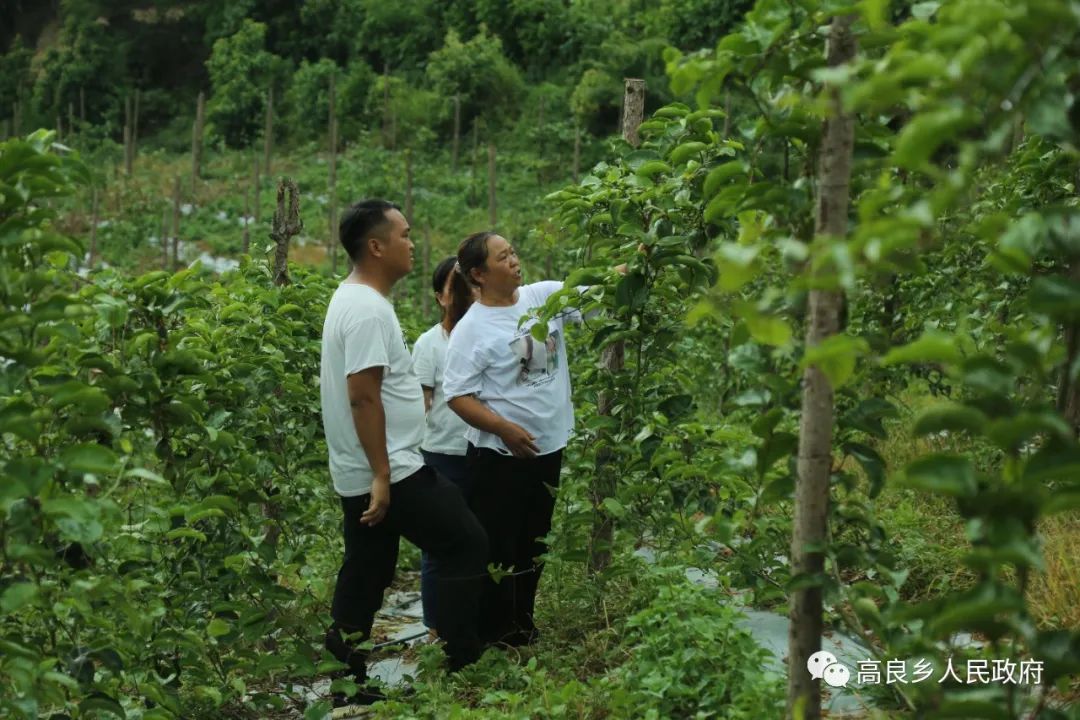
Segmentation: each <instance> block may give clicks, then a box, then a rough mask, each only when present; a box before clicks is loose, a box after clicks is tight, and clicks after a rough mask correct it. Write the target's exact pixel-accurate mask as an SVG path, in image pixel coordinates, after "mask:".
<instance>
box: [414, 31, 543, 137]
mask: <svg viewBox="0 0 1080 720" xmlns="http://www.w3.org/2000/svg"><path fill="white" fill-rule="evenodd" d="M427 77H428V81H429V82H430V83H431V85H432V87H434V88H435V90H436V91H437V92H439V93H440V94H441V95H442V96H443V97H446V98H450V97H453V96H454V95H455V94H457V95H460V96H461V117H462V123H468V122H470V121H472V119H473V118H475V117H477V116H481V115H482V116H483V117H484V118H485V119H486V120H487V122H488V124H489V125H501V124H503V122H504V118H505V117H506V116H509V117H516V116H517V114H518V102H519V100H520V98H521V96H522V93H523V92H524V84H523V82H522V79H521V74H520V73H519V72H518V70H517V68H516V67H514V65H513V64H512V63H511V62H510V61H509V60H507V59H506V56H505V55H503V52H502V41H500V40H499V39H498V38H497V37H492V36H491V35H489V34H488V32H487V29H486V28H485V27H483V26H481V27H480V32H479V33H477V34H476V35H475V36H474V37H473V38H472V39H471V40H469V41H468V42H462V41H461V38H460V37H459V36H458V34H457V32H456V31H454V30H450V31H448V32H447V33H446V43H445V44H444V45H443V47H442V48H441V49H439V50H436V51H435V52H433V53H431V56H430V58H429V60H428V66H427ZM466 126H467V125H466Z"/></svg>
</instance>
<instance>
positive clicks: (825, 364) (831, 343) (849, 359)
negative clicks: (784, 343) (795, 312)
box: [801, 334, 870, 390]
mask: <svg viewBox="0 0 1080 720" xmlns="http://www.w3.org/2000/svg"><path fill="white" fill-rule="evenodd" d="M868 352H870V345H869V343H867V342H866V340H864V339H863V338H856V337H851V336H850V335H846V334H838V335H832V336H830V337H827V338H825V340H823V341H822V342H820V343H818V344H817V345H815V346H814V347H810V348H807V350H806V353H805V354H804V355H803V359H802V363H801V367H802V368H803V369H805V368H807V367H809V366H811V365H813V366H815V367H817V368H818V369H819V370H821V372H822V373H823V374H824V375H825V377H826V378H828V380H829V384H830V385H832V387H833V389H834V390H835V389H838V388H841V387H843V386H844V385H845V384H846V383H847V381H848V380H850V379H851V376H852V375H854V374H855V361H856V360H858V359H859V358H860V357H862V356H863V355H866V354H867V353H868Z"/></svg>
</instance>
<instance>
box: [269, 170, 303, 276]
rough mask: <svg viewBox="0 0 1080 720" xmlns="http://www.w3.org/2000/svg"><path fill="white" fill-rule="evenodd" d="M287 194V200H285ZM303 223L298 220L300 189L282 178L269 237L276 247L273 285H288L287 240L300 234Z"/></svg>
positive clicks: (289, 179) (288, 179)
mask: <svg viewBox="0 0 1080 720" xmlns="http://www.w3.org/2000/svg"><path fill="white" fill-rule="evenodd" d="M286 193H288V199H286V197H285V196H286ZM303 229H304V222H303V221H302V220H301V219H300V189H299V188H298V187H297V186H296V183H295V182H293V180H292V178H287V177H283V178H281V181H280V182H279V183H278V188H277V209H276V210H275V211H274V221H273V224H272V226H271V229H270V237H271V239H273V241H274V244H275V245H276V246H277V247H276V249H275V251H274V284H275V285H278V286H281V285H288V284H289V282H290V281H289V240H291V239H292V238H293V237H295V236H297V235H299V234H300V231H301V230H303Z"/></svg>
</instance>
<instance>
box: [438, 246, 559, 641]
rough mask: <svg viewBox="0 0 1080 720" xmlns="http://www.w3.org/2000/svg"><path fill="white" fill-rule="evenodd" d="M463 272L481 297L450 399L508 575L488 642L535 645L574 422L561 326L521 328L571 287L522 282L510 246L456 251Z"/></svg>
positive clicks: (462, 343)
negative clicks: (539, 597)
mask: <svg viewBox="0 0 1080 720" xmlns="http://www.w3.org/2000/svg"><path fill="white" fill-rule="evenodd" d="M457 272H458V273H460V274H461V276H462V277H463V278H464V279H465V280H467V281H468V282H469V284H470V285H472V286H473V287H474V288H476V291H477V293H478V295H477V299H476V302H475V303H474V304H473V305H472V307H471V308H469V312H468V313H466V314H465V316H464V317H463V318H462V320H461V321H460V322H459V323H458V325H457V327H456V328H455V329H454V333H453V335H451V336H450V342H449V343H448V346H447V352H446V370H445V373H444V376H443V392H444V394H445V396H446V398H447V401H448V403H449V406H450V408H451V409H452V410H453V411H454V412H455V413H457V414H458V415H459V416H461V418H462V419H463V420H464V421H465V422H466V423H468V425H469V429H468V434H467V435H466V437H467V438H468V441H469V448H468V453H467V458H468V463H469V470H470V482H471V483H472V487H471V493H472V494H471V497H470V500H469V506H470V507H471V508H472V511H473V513H474V514H475V515H476V518H477V520H479V521H480V524H481V525H483V527H484V529H485V530H486V532H487V534H488V542H489V548H490V556H489V562H490V563H491V564H494V565H496V566H500V567H501V568H502V569H503V570H505V571H508V573H509V574H508V575H506V576H505V577H503V578H502V579H501V580H500V581H499V582H498V583H496V582H494V581H492V580H491V579H490V578H489V579H487V580H485V585H484V591H483V593H482V595H481V598H480V614H479V624H478V628H477V629H478V633H479V635H480V639H481V641H485V642H502V643H505V644H508V645H527V644H530V643H532V642H534V641H535V640H536V637H537V632H536V625H535V623H534V622H533V608H534V604H535V598H536V588H537V585H538V584H539V582H540V573H541V571H542V569H543V565H542V563H540V561H539V559H538V558H539V557H540V556H541V555H543V554H544V552H546V550H547V546H546V545H545V544H544V537H545V536H546V535H547V533H548V531H549V530H550V529H551V516H552V513H553V511H554V509H555V490H556V489H557V488H558V486H559V473H560V470H561V469H562V456H563V448H565V447H566V443H567V441H568V440H569V437H570V431H571V429H572V428H573V424H574V408H573V406H572V404H571V402H570V372H569V369H568V368H569V363H568V362H567V358H566V342H565V338H564V334H565V333H564V327H563V324H564V322H565V321H566V320H567V319H572V320H576V321H580V314H579V313H578V312H577V311H571V312H569V313H566V314H564V315H562V316H559V317H557V318H555V319H553V320H551V321H549V322H548V323H547V325H548V327H547V336H546V339H545V340H543V341H540V340H537V339H535V338H534V337H533V336H532V333H531V328H532V326H533V325H534V324H535V322H536V321H535V320H531V321H528V322H525V323H520V321H521V319H522V317H523V316H525V315H527V313H528V312H529V310H531V309H533V308H536V307H539V306H541V305H543V304H544V302H545V301H546V300H547V298H548V297H549V296H551V294H552V293H554V292H556V291H558V290H559V289H561V288H562V287H563V283H561V282H555V281H545V282H538V283H533V284H530V285H522V284H521V264H520V263H519V262H518V256H517V253H516V252H515V251H514V248H513V246H511V244H510V243H509V242H507V241H506V239H505V238H503V237H501V236H500V235H498V234H496V233H494V232H482V233H476V234H474V235H470V236H469V237H468V238H466V239H465V240H464V241H463V242H462V243H461V245H460V246H459V248H458V254H457Z"/></svg>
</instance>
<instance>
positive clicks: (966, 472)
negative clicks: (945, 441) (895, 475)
mask: <svg viewBox="0 0 1080 720" xmlns="http://www.w3.org/2000/svg"><path fill="white" fill-rule="evenodd" d="M903 484H904V485H905V486H906V487H910V488H915V489H917V490H926V491H928V492H932V493H938V494H941V495H951V496H953V497H969V496H971V495H973V494H974V493H975V468H974V466H972V464H971V460H969V459H968V458H966V457H963V456H961V455H951V454H948V453H935V454H932V455H927V456H926V457H923V458H920V459H918V460H916V461H915V462H913V463H911V464H910V465H908V466H907V469H906V470H905V472H904V478H903Z"/></svg>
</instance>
